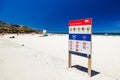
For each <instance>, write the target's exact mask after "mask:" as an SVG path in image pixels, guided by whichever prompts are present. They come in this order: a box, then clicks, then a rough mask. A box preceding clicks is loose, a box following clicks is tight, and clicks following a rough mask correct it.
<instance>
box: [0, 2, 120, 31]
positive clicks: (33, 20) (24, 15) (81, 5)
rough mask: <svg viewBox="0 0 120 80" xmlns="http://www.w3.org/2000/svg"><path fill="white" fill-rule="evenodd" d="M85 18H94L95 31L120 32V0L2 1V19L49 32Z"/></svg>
mask: <svg viewBox="0 0 120 80" xmlns="http://www.w3.org/2000/svg"><path fill="white" fill-rule="evenodd" d="M83 18H93V32H119V33H120V0H0V20H3V21H6V22H9V23H15V24H22V25H28V26H30V27H32V28H36V29H47V30H48V31H49V32H68V21H69V20H74V19H83Z"/></svg>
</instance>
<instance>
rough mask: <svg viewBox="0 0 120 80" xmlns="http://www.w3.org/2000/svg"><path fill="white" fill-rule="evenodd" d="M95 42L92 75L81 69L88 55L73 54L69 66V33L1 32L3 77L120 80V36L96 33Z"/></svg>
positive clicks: (5, 79)
mask: <svg viewBox="0 0 120 80" xmlns="http://www.w3.org/2000/svg"><path fill="white" fill-rule="evenodd" d="M13 35H14V36H15V38H9V37H10V36H13ZM92 45H93V46H92V70H93V74H94V75H93V76H92V77H89V76H88V74H87V72H84V71H82V70H79V69H80V68H79V66H82V67H83V68H84V69H85V68H87V58H84V57H81V56H76V55H72V61H73V62H72V65H73V66H74V67H73V68H68V35H67V34H55V35H49V36H48V37H40V35H39V34H35V35H32V34H25V35H18V36H17V35H15V34H7V35H4V36H0V80H120V36H100V35H99V36H97V35H93V36H92ZM75 66H76V67H78V68H76V67H75Z"/></svg>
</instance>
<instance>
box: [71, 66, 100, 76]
mask: <svg viewBox="0 0 120 80" xmlns="http://www.w3.org/2000/svg"><path fill="white" fill-rule="evenodd" d="M72 68H76V69H78V70H80V71H83V72H86V73H87V72H88V68H86V67H83V66H80V65H74V66H72ZM98 74H100V72H98V71H95V70H92V75H91V76H95V75H98Z"/></svg>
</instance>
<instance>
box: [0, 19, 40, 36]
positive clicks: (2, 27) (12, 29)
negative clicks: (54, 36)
mask: <svg viewBox="0 0 120 80" xmlns="http://www.w3.org/2000/svg"><path fill="white" fill-rule="evenodd" d="M39 32H40V31H39V30H36V29H32V28H30V27H28V26H23V25H18V24H9V23H6V22H4V21H0V34H1V33H39Z"/></svg>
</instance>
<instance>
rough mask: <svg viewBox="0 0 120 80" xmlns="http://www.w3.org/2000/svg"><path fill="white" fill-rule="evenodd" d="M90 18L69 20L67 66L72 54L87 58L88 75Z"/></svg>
mask: <svg viewBox="0 0 120 80" xmlns="http://www.w3.org/2000/svg"><path fill="white" fill-rule="evenodd" d="M91 37H92V19H91V18H88V19H81V20H71V21H69V57H68V67H69V68H70V67H71V64H72V63H71V62H72V60H71V58H72V54H74V55H78V56H83V57H86V58H88V75H89V76H91V55H92V38H91Z"/></svg>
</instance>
